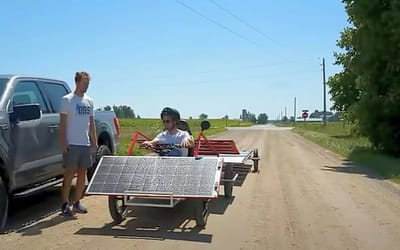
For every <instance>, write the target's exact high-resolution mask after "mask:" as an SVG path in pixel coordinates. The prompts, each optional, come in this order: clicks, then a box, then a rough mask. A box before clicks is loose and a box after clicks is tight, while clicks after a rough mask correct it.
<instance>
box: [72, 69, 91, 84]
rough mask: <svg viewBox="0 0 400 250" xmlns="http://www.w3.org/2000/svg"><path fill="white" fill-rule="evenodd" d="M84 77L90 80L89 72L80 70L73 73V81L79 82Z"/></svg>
mask: <svg viewBox="0 0 400 250" xmlns="http://www.w3.org/2000/svg"><path fill="white" fill-rule="evenodd" d="M84 78H87V79H88V80H89V81H90V75H89V73H87V72H85V71H81V72H76V73H75V83H78V82H80V81H81V80H82V79H84Z"/></svg>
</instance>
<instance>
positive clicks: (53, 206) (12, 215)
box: [4, 187, 60, 232]
mask: <svg viewBox="0 0 400 250" xmlns="http://www.w3.org/2000/svg"><path fill="white" fill-rule="evenodd" d="M59 190H60V189H59V187H54V188H51V189H49V190H46V191H43V192H41V193H38V194H35V195H32V196H29V197H25V198H20V199H15V200H13V201H12V202H11V204H10V208H9V215H8V220H7V225H6V228H5V230H4V231H5V232H11V231H17V232H18V231H20V230H21V228H26V227H28V226H29V225H36V224H35V223H36V222H37V221H39V220H42V219H44V218H47V217H49V216H51V215H53V214H55V213H59V207H60V193H59ZM54 223H56V222H55V221H54V222H53V224H54Z"/></svg>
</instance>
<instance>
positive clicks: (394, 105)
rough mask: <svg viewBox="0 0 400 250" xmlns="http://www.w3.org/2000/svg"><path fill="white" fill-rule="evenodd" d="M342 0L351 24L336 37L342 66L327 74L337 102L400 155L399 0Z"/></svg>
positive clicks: (361, 126)
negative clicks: (331, 74) (337, 71)
mask: <svg viewBox="0 0 400 250" xmlns="http://www.w3.org/2000/svg"><path fill="white" fill-rule="evenodd" d="M343 2H344V4H345V7H346V11H347V14H348V16H349V22H350V23H351V25H352V27H351V28H347V29H345V30H344V32H342V35H341V38H340V41H339V42H338V46H339V47H340V48H342V49H344V53H341V54H340V53H338V54H335V57H336V63H337V64H339V65H341V66H342V67H343V71H342V72H341V73H339V74H337V75H335V76H333V77H332V78H330V79H329V85H330V87H331V88H332V89H333V90H331V94H332V99H333V100H334V103H335V104H334V108H335V109H337V110H338V111H344V112H347V113H349V112H351V114H352V116H353V118H354V119H355V120H357V123H358V125H359V129H360V132H361V133H362V134H364V135H367V136H368V137H369V139H370V140H371V142H372V143H373V145H374V146H376V147H378V148H381V149H384V150H385V151H387V152H389V153H392V154H394V155H397V156H400V84H399V82H400V50H399V44H400V14H399V13H400V4H399V2H398V0H358V1H355V0H343ZM335 105H336V106H335ZM344 117H346V116H344Z"/></svg>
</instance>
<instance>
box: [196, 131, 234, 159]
mask: <svg viewBox="0 0 400 250" xmlns="http://www.w3.org/2000/svg"><path fill="white" fill-rule="evenodd" d="M220 154H240V152H239V150H238V148H237V147H236V144H235V142H234V141H233V140H209V139H207V137H206V136H205V135H204V133H203V131H201V132H200V133H199V136H198V137H197V139H196V142H195V147H194V156H199V155H217V156H218V155H220Z"/></svg>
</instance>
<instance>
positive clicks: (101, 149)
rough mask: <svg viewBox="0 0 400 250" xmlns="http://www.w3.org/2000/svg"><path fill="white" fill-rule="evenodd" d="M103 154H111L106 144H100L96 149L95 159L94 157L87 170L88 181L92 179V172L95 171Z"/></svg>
mask: <svg viewBox="0 0 400 250" xmlns="http://www.w3.org/2000/svg"><path fill="white" fill-rule="evenodd" d="M104 155H112V153H111V150H110V149H109V148H108V147H107V146H106V145H101V146H100V147H99V148H98V149H97V152H96V159H95V162H94V164H93V166H92V167H91V168H89V169H88V170H87V178H88V181H89V182H90V180H91V179H92V177H93V175H94V172H95V171H96V168H97V164H98V163H99V161H100V159H101V157H102V156H104Z"/></svg>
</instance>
